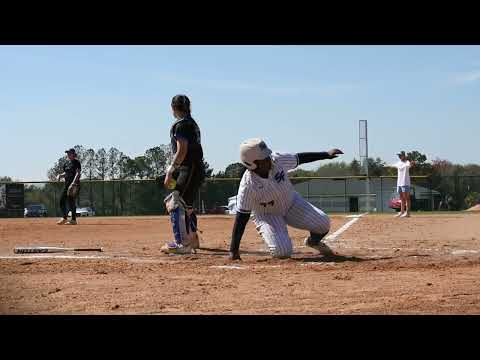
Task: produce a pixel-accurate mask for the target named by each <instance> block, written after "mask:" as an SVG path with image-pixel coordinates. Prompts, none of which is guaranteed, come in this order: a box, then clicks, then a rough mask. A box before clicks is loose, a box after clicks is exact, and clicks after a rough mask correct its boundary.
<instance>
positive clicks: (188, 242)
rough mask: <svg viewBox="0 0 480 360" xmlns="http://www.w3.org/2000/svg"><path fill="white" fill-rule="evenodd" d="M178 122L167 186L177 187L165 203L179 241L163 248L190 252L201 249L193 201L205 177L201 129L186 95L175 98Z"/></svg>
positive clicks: (171, 137)
mask: <svg viewBox="0 0 480 360" xmlns="http://www.w3.org/2000/svg"><path fill="white" fill-rule="evenodd" d="M172 112H173V116H174V117H175V119H176V121H175V122H174V124H173V125H172V127H171V129H170V140H171V148H172V152H173V154H174V158H173V162H172V164H171V165H170V166H169V167H168V170H167V174H166V176H165V181H164V185H165V187H166V188H168V189H170V190H173V191H172V193H170V194H169V195H168V196H167V197H166V198H165V205H166V208H167V211H168V213H169V214H170V220H171V222H172V227H173V235H174V238H175V241H173V242H171V243H167V244H166V245H165V246H164V247H162V250H163V251H164V252H167V253H175V254H190V253H192V252H194V251H195V249H197V248H199V246H200V244H199V237H198V234H197V217H196V215H195V213H194V211H193V202H194V200H195V197H196V196H197V194H198V190H199V188H200V185H201V184H202V182H203V180H204V179H205V167H204V162H203V150H202V145H201V136H200V128H199V127H198V124H197V123H196V122H195V120H193V118H192V116H191V108H190V100H189V99H188V97H187V96H186V95H176V96H174V97H173V99H172Z"/></svg>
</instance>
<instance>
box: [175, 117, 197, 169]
mask: <svg viewBox="0 0 480 360" xmlns="http://www.w3.org/2000/svg"><path fill="white" fill-rule="evenodd" d="M180 138H181V139H185V140H186V141H187V142H188V152H187V155H186V156H185V159H184V160H183V162H182V164H181V165H187V166H188V165H191V164H193V163H195V164H199V163H202V161H203V149H202V144H201V136H200V128H199V127H198V125H197V123H196V122H195V120H193V118H192V117H191V116H186V117H184V118H183V119H180V120H178V121H176V122H175V123H174V124H173V125H172V128H171V129H170V140H171V147H172V152H173V153H174V154H175V153H176V152H177V139H180Z"/></svg>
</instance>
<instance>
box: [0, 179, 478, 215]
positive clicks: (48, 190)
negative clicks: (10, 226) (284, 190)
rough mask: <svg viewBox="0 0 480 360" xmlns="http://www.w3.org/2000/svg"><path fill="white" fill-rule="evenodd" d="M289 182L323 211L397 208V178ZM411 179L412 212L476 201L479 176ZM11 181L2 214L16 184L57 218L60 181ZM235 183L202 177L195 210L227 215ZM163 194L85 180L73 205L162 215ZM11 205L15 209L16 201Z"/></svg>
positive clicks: (151, 185) (159, 188)
mask: <svg viewBox="0 0 480 360" xmlns="http://www.w3.org/2000/svg"><path fill="white" fill-rule="evenodd" d="M290 180H291V182H292V184H293V185H294V188H295V190H296V191H298V192H299V193H300V194H301V195H302V196H303V197H305V199H307V200H308V201H309V202H311V203H312V204H314V205H315V206H317V207H319V208H321V209H323V210H324V211H326V212H343V213H350V212H364V211H371V212H394V211H395V209H396V207H398V206H399V204H398V194H397V192H396V190H397V188H396V177H395V176H382V177H368V178H367V177H364V176H363V177H362V176H349V177H308V178H300V177H293V178H291V179H290ZM411 181H412V190H411V196H412V210H413V211H443V210H450V211H456V210H466V209H468V208H469V207H472V206H474V205H475V204H478V203H479V202H480V176H447V177H428V176H412V177H411ZM12 184H13V183H0V193H1V194H2V201H0V216H3V217H7V216H11V212H8V211H7V210H8V209H7V208H8V199H7V196H6V195H5V194H6V193H8V191H7V188H8V186H9V185H10V186H11V187H13V186H14V185H15V186H16V188H18V187H19V186H21V184H23V200H24V202H23V204H24V206H25V207H28V206H30V205H33V204H42V205H44V206H45V207H46V209H47V214H48V216H60V208H59V201H60V197H61V195H62V191H63V188H64V183H62V182H19V183H14V185H12ZM239 184H240V179H237V178H235V179H232V178H229V179H220V178H209V179H206V181H205V182H204V184H203V185H202V186H201V188H200V191H199V194H198V198H197V199H196V200H195V203H194V206H195V208H196V209H197V211H198V212H199V213H207V214H208V213H210V214H212V213H225V211H226V208H227V206H228V203H229V199H230V202H232V201H234V197H235V196H236V194H237V191H238V186H239ZM17 193H18V191H17ZM167 194H168V190H166V189H165V188H164V187H163V182H161V181H159V180H106V181H102V180H91V181H88V180H83V181H82V183H81V189H80V193H79V198H78V202H77V206H78V207H79V208H87V207H88V208H91V209H92V210H93V211H94V212H95V215H96V216H134V215H164V214H166V209H165V205H164V203H163V199H164V198H165V197H166V196H167ZM17 200H18V199H17ZM15 206H16V207H19V202H18V201H16V205H15ZM2 207H3V208H2ZM17 210H18V209H17ZM17 212H18V211H17Z"/></svg>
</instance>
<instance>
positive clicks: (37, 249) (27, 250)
mask: <svg viewBox="0 0 480 360" xmlns="http://www.w3.org/2000/svg"><path fill="white" fill-rule="evenodd" d="M67 251H103V249H102V248H65V247H56V246H33V247H16V248H14V249H13V252H14V253H15V254H33V253H57V252H67Z"/></svg>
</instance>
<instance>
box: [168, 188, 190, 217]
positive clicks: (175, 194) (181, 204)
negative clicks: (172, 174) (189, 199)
mask: <svg viewBox="0 0 480 360" xmlns="http://www.w3.org/2000/svg"><path fill="white" fill-rule="evenodd" d="M163 202H164V203H165V207H166V208H167V211H168V213H169V214H171V213H172V211H173V210H175V209H177V208H181V209H182V210H183V211H184V212H185V210H186V208H187V205H186V204H185V201H183V199H182V197H181V196H180V192H179V191H178V190H175V191H172V192H171V193H170V194H169V195H168V196H167V197H166V198H165V199H164V200H163Z"/></svg>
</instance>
